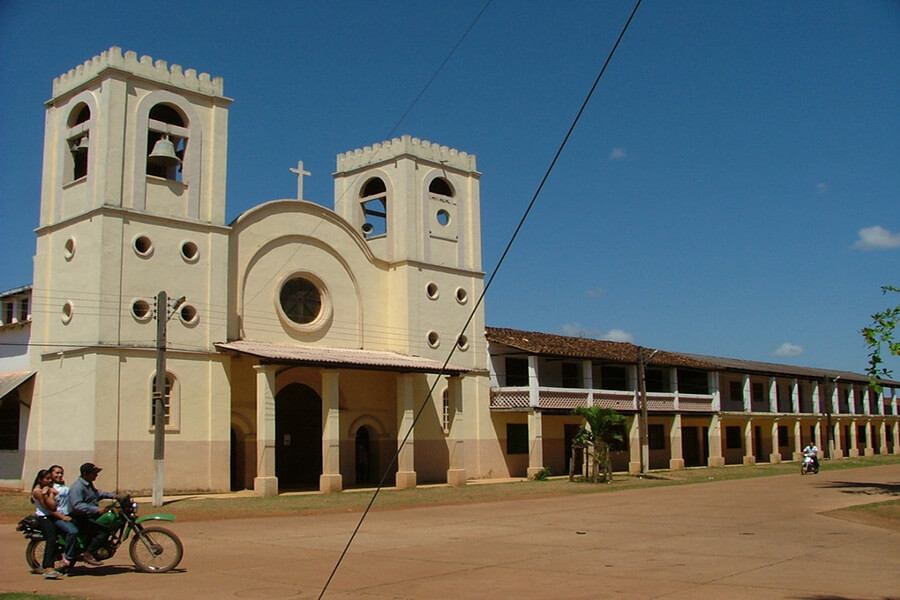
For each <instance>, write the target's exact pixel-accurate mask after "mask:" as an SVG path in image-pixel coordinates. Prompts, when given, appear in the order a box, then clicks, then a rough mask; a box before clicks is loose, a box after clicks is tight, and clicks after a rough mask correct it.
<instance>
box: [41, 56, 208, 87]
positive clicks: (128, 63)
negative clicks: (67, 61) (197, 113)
mask: <svg viewBox="0 0 900 600" xmlns="http://www.w3.org/2000/svg"><path fill="white" fill-rule="evenodd" d="M106 69H118V70H120V71H126V72H128V73H132V74H134V75H137V76H139V77H143V78H145V79H149V80H151V81H155V82H158V83H162V84H166V85H172V86H176V87H178V88H180V89H186V90H191V91H195V92H199V93H201V94H206V95H208V96H224V92H225V82H224V80H223V79H222V78H221V77H215V78H212V77H210V75H209V73H200V74H199V75H198V74H197V71H196V70H194V69H182V68H181V65H168V64H167V63H166V61H164V60H156V61H154V60H153V58H151V57H150V56H141V57H140V58H138V55H137V53H135V52H132V51H128V52H125V53H124V54H122V49H121V48H119V47H117V46H113V47H112V48H110V49H109V50H106V51H104V52H101V53H100V54H99V55H98V56H95V57H94V58H92V59H91V60H88V61H86V62H84V63H83V64H80V65H78V66H77V67H75V68H74V69H70V70H69V72H68V73H63V74H62V75H60V76H59V77H57V78H56V79H54V80H53V97H54V98H56V97H58V96H60V95H62V94H65V93H66V92H69V91H72V90H74V89H76V88H77V87H79V86H81V85H83V84H84V83H86V82H88V81H90V80H91V79H93V78H94V77H96V76H97V75H99V74H100V73H102V72H103V71H105V70H106Z"/></svg>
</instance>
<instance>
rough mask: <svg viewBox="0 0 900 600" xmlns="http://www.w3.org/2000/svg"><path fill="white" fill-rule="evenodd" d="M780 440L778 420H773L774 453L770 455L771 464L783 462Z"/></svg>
mask: <svg viewBox="0 0 900 600" xmlns="http://www.w3.org/2000/svg"><path fill="white" fill-rule="evenodd" d="M779 442H780V440H779V439H778V419H772V453H771V454H769V462H770V463H772V464H775V463H780V462H781V445H780V443H779Z"/></svg>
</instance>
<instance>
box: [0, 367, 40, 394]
mask: <svg viewBox="0 0 900 600" xmlns="http://www.w3.org/2000/svg"><path fill="white" fill-rule="evenodd" d="M33 376H34V371H13V372H12V373H0V400H3V398H5V397H6V395H7V394H9V393H10V392H12V391H13V390H15V389H16V388H17V387H19V386H20V385H22V384H23V383H25V382H26V381H28V380H29V379H31V378H32V377H33Z"/></svg>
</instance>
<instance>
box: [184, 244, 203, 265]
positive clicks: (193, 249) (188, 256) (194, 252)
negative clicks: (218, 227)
mask: <svg viewBox="0 0 900 600" xmlns="http://www.w3.org/2000/svg"><path fill="white" fill-rule="evenodd" d="M181 257H182V258H184V260H186V261H188V262H197V259H198V258H199V257H200V248H198V247H197V244H195V243H194V242H184V243H183V244H181Z"/></svg>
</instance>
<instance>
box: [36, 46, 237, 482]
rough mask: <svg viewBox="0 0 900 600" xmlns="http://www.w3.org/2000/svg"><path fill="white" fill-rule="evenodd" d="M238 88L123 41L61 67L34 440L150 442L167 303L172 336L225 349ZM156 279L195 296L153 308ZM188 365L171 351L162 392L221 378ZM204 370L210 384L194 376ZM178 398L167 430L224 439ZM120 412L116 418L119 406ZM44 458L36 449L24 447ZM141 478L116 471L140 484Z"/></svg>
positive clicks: (39, 280) (110, 447) (81, 444)
mask: <svg viewBox="0 0 900 600" xmlns="http://www.w3.org/2000/svg"><path fill="white" fill-rule="evenodd" d="M230 103H231V100H230V99H229V98H227V97H225V96H224V83H223V80H222V79H221V78H211V77H210V75H208V74H206V73H200V74H198V73H197V72H196V71H195V70H193V69H182V68H181V66H179V65H174V64H173V65H168V64H167V63H166V62H165V61H162V60H156V61H154V60H153V59H152V58H150V57H149V56H142V57H140V58H138V56H137V55H136V54H135V53H134V52H125V53H124V54H123V52H122V50H121V49H120V48H117V47H113V48H110V49H109V50H107V51H105V52H103V53H101V54H100V55H98V56H95V57H94V58H93V59H91V60H89V61H87V62H85V63H83V64H81V65H79V66H78V67H76V68H74V69H71V70H70V71H68V72H67V73H64V74H62V75H60V76H59V77H57V78H56V79H55V80H54V81H53V92H52V97H51V99H50V100H48V101H47V102H46V103H45V108H46V117H45V135H44V157H43V178H42V188H41V211H40V225H39V227H38V229H37V231H36V233H37V248H36V253H35V257H34V310H35V313H36V315H37V317H36V318H35V319H34V323H33V327H32V342H33V343H34V344H35V349H34V350H33V353H32V361H31V362H32V368H33V369H34V370H36V371H38V372H39V377H38V378H37V384H36V389H35V399H36V402H37V406H36V410H37V412H38V413H39V415H40V416H39V418H38V419H37V422H36V427H34V428H33V429H31V430H30V432H29V442H28V443H29V445H32V441H33V447H35V448H42V449H46V448H48V447H50V446H52V443H50V444H48V443H47V440H48V439H60V440H67V445H68V448H70V449H72V453H71V455H70V456H69V459H70V460H71V462H69V463H68V464H78V462H79V461H86V460H91V461H92V462H98V463H99V462H101V461H103V462H105V463H106V464H105V465H104V468H107V469H108V468H109V467H111V466H112V465H113V464H119V463H121V462H122V461H125V460H128V459H129V456H128V455H129V454H130V453H131V452H132V451H135V452H136V450H135V448H137V447H138V446H140V445H141V444H143V443H146V441H147V439H149V438H148V436H149V435H150V434H149V431H150V426H151V420H152V415H151V412H150V406H151V402H150V394H151V391H152V390H151V387H150V386H151V382H152V381H153V376H154V371H155V361H154V348H155V342H156V317H157V314H166V315H167V316H168V318H169V320H168V346H169V347H170V348H173V349H175V348H182V349H190V350H191V352H196V353H197V354H196V356H208V357H215V350H214V348H213V346H212V344H213V343H214V342H216V341H219V340H222V339H225V337H226V333H225V319H224V317H223V315H224V313H225V305H226V302H227V289H228V288H227V256H228V231H229V230H228V228H227V227H226V226H225V182H226V166H227V165H226V153H227V141H228V107H229V105H230ZM160 291H166V292H167V293H168V294H169V297H170V298H179V297H181V296H184V298H185V300H184V302H183V303H182V304H181V305H180V306H179V308H178V309H177V310H175V311H174V312H173V308H172V307H171V306H170V307H156V306H155V304H156V298H157V295H158V293H159V292H160ZM73 356H77V360H73V359H72V358H71V357H73ZM205 360H212V361H216V360H217V359H216V358H211V359H210V358H207V359H205ZM192 368H194V367H192V362H191V361H186V360H184V359H183V358H182V359H179V358H178V354H177V353H172V354H171V358H170V359H169V362H168V363H167V369H166V370H167V381H169V383H170V384H171V385H170V386H167V393H168V391H169V387H171V392H172V394H173V395H175V394H176V392H178V393H181V394H185V395H187V394H190V395H191V396H192V397H193V398H196V399H202V398H205V397H208V396H210V392H209V389H208V388H210V387H211V386H215V385H217V383H216V382H215V378H213V377H210V375H209V373H208V372H207V373H206V374H205V375H202V376H199V375H196V374H195V376H189V375H188V374H189V373H190V371H191V369H192ZM205 368H206V370H207V371H208V369H209V367H208V366H207V367H205ZM195 381H199V382H203V383H202V385H203V386H206V387H205V388H204V389H198V388H195V389H189V386H190V385H194V384H193V383H191V382H195ZM224 397H227V393H226V394H225V396H224ZM200 404H201V405H202V401H201V403H200ZM76 407H77V408H76ZM170 408H171V411H172V414H171V415H167V424H166V428H167V431H170V432H171V433H172V434H173V436H175V437H173V440H171V441H170V443H171V442H174V441H189V440H191V439H196V440H210V439H217V438H224V439H225V440H227V435H228V433H227V424H226V426H225V428H224V429H222V430H221V431H216V432H214V433H211V432H209V431H199V430H197V431H190V430H189V428H187V427H186V426H185V425H186V423H187V420H184V421H180V420H179V419H180V417H179V415H180V413H179V407H178V406H177V403H176V402H175V401H174V399H173V400H172V402H171V404H170ZM114 413H115V414H119V415H120V417H119V422H118V423H116V422H111V421H109V415H110V414H114ZM53 414H56V415H66V418H65V419H56V420H54V419H53V418H52V415H53ZM226 414H227V411H226ZM69 415H71V419H70V418H69ZM73 421H77V423H76V422H73ZM122 423H128V424H129V425H128V427H125V426H123V425H122ZM206 426H207V427H209V426H211V425H209V423H207V425H206ZM129 427H130V428H131V429H130V430H129V429H128V428H129ZM33 436H34V439H33V440H32V437H33ZM57 436H58V437H57ZM42 437H43V438H44V441H43V443H42V441H41V439H40V438H42ZM167 437H168V436H167ZM220 441H221V440H220ZM137 454H139V455H140V456H139V460H140V461H144V460H149V455H147V456H145V454H147V453H146V452H144V453H137ZM137 454H136V456H137ZM48 458H49V456H47V457H43V456H41V454H40V452H37V453H32V454H30V455H29V459H28V460H29V461H30V460H32V459H36V460H37V462H36V463H35V464H37V465H40V464H43V463H44V462H47V460H46V459H48ZM51 462H53V461H52V460H51ZM31 466H32V465H28V467H29V468H30V467H31ZM132 471H134V470H132ZM138 471H140V469H139V470H138ZM149 471H150V469H149V464H148V469H147V472H149ZM222 471H223V472H225V473H227V472H228V468H227V465H225V466H224V468H223V469H222ZM107 472H108V471H107ZM226 477H227V475H226ZM146 483H147V482H145V481H124V480H120V481H118V484H119V485H120V486H121V487H124V488H130V489H142V488H143V489H146V488H147V487H148V486H147V485H146ZM210 487H211V488H217V487H218V488H225V487H227V483H225V484H219V485H215V484H214V485H210Z"/></svg>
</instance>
